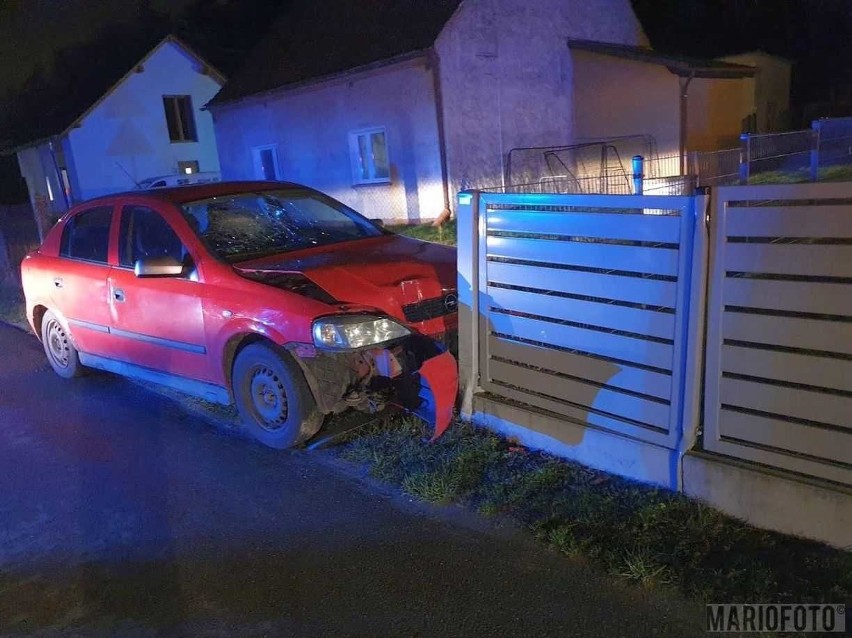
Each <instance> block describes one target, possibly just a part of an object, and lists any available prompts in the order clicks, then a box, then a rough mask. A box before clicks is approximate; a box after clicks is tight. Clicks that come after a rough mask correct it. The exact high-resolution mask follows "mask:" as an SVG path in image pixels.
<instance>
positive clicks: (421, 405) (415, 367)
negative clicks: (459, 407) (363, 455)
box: [289, 334, 458, 440]
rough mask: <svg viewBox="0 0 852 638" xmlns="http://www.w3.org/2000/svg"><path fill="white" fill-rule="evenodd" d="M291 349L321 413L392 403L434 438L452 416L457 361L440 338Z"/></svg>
mask: <svg viewBox="0 0 852 638" xmlns="http://www.w3.org/2000/svg"><path fill="white" fill-rule="evenodd" d="M289 350H290V353H291V354H292V355H293V356H294V358H295V359H296V360H297V361H298V363H299V364H300V366H301V367H302V370H303V372H304V373H305V378H306V380H307V382H308V385H309V386H310V388H311V392H312V394H313V396H314V399H315V400H316V403H317V406H318V407H319V409H320V411H321V412H323V413H324V414H331V413H337V412H342V411H344V410H346V409H348V408H355V409H358V410H362V411H367V412H379V411H381V410H382V409H384V408H385V407H386V406H390V405H393V406H397V407H400V408H402V409H403V410H405V411H407V412H409V413H411V414H414V415H416V416H418V417H420V418H422V419H423V420H425V421H426V422H428V423H429V424H430V425H432V426H433V428H434V430H433V436H432V440H434V439H436V438H438V437H439V436H440V435H441V434H443V432H444V431H445V430H446V429H447V427H448V426H449V424H450V422H451V421H452V418H453V410H454V408H455V403H456V397H457V395H458V366H457V363H456V360H455V358H454V357H453V355H452V353H451V352H450V351H449V350H448V349H447V346H446V345H445V344H444V343H442V342H441V341H436V340H434V339H432V338H430V337H427V336H425V335H419V334H414V335H410V336H408V337H406V338H405V339H403V340H401V341H399V342H397V343H395V344H394V345H392V346H390V347H387V348H371V349H363V350H358V351H354V352H327V351H323V350H319V349H317V348H315V347H314V346H313V345H308V344H296V345H293V346H291V347H290V348H289Z"/></svg>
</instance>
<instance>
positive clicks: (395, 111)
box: [215, 58, 444, 222]
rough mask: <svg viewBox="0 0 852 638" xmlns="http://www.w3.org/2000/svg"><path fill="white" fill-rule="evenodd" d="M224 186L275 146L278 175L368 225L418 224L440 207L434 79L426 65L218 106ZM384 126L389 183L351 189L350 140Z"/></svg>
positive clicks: (248, 175)
mask: <svg viewBox="0 0 852 638" xmlns="http://www.w3.org/2000/svg"><path fill="white" fill-rule="evenodd" d="M215 117H216V134H217V139H218V144H219V157H220V162H221V166H222V177H223V179H257V178H259V177H261V176H259V175H257V174H256V172H255V167H254V161H253V156H252V153H253V151H252V149H254V148H256V147H261V146H272V145H274V146H275V147H276V151H277V159H278V166H279V172H280V175H279V177H280V178H281V179H283V180H287V181H293V182H297V183H301V184H305V185H308V186H311V187H314V188H317V189H319V190H322V191H324V192H326V193H328V194H329V195H331V196H332V197H335V198H337V199H339V200H340V201H342V202H344V203H345V204H347V205H349V206H351V207H352V208H355V209H356V210H358V211H359V212H361V213H363V214H364V215H366V216H368V217H371V218H381V219H385V220H400V221H410V222H416V221H420V220H428V219H434V218H435V217H437V216H438V215H439V214H440V213H441V211H442V210H443V208H444V200H443V190H442V181H441V161H440V147H439V143H438V128H437V115H436V109H435V96H434V81H433V76H432V71H431V69H430V68H429V66H428V62H427V60H426V59H425V58H417V59H415V60H410V61H407V62H402V63H397V64H395V65H393V66H388V67H383V68H380V69H376V70H373V71H369V72H363V73H360V74H357V75H350V76H347V77H345V78H344V79H338V80H333V81H327V82H324V83H322V84H318V85H313V86H310V87H304V88H301V89H294V90H290V91H287V92H281V93H277V94H276V93H272V94H269V95H267V96H263V97H260V96H259V97H256V98H249V99H247V100H245V101H244V102H240V103H237V104H234V105H227V106H224V107H220V108H218V109H216V113H215ZM375 127H385V129H386V135H387V145H388V157H389V161H390V165H391V183H390V184H377V185H369V186H361V185H359V186H355V185H353V175H352V166H351V163H350V151H349V134H350V132H352V131H358V130H363V129H370V128H375Z"/></svg>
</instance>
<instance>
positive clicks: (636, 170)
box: [633, 155, 645, 195]
mask: <svg viewBox="0 0 852 638" xmlns="http://www.w3.org/2000/svg"><path fill="white" fill-rule="evenodd" d="M644 179H645V158H643V157H642V156H641V155H634V156H633V194H634V195H641V194H642V191H643V189H644V183H643V180H644Z"/></svg>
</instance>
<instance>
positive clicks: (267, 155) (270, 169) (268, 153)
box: [252, 144, 281, 181]
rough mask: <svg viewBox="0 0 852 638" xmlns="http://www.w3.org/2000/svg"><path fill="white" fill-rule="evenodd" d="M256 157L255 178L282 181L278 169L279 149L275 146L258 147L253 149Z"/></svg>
mask: <svg viewBox="0 0 852 638" xmlns="http://www.w3.org/2000/svg"><path fill="white" fill-rule="evenodd" d="M252 154H253V157H254V176H255V177H256V178H257V179H261V180H267V181H275V180H278V179H281V171H280V169H279V167H278V147H277V146H276V145H274V144H271V145H269V146H257V147H255V148H254V149H252Z"/></svg>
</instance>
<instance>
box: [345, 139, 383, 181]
mask: <svg viewBox="0 0 852 638" xmlns="http://www.w3.org/2000/svg"><path fill="white" fill-rule="evenodd" d="M349 153H350V156H351V159H352V179H353V180H354V182H355V183H356V184H385V183H388V182H390V181H391V180H390V162H389V160H388V144H387V135H386V134H385V129H384V128H375V129H369V130H364V131H354V132H352V133H350V134H349Z"/></svg>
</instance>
